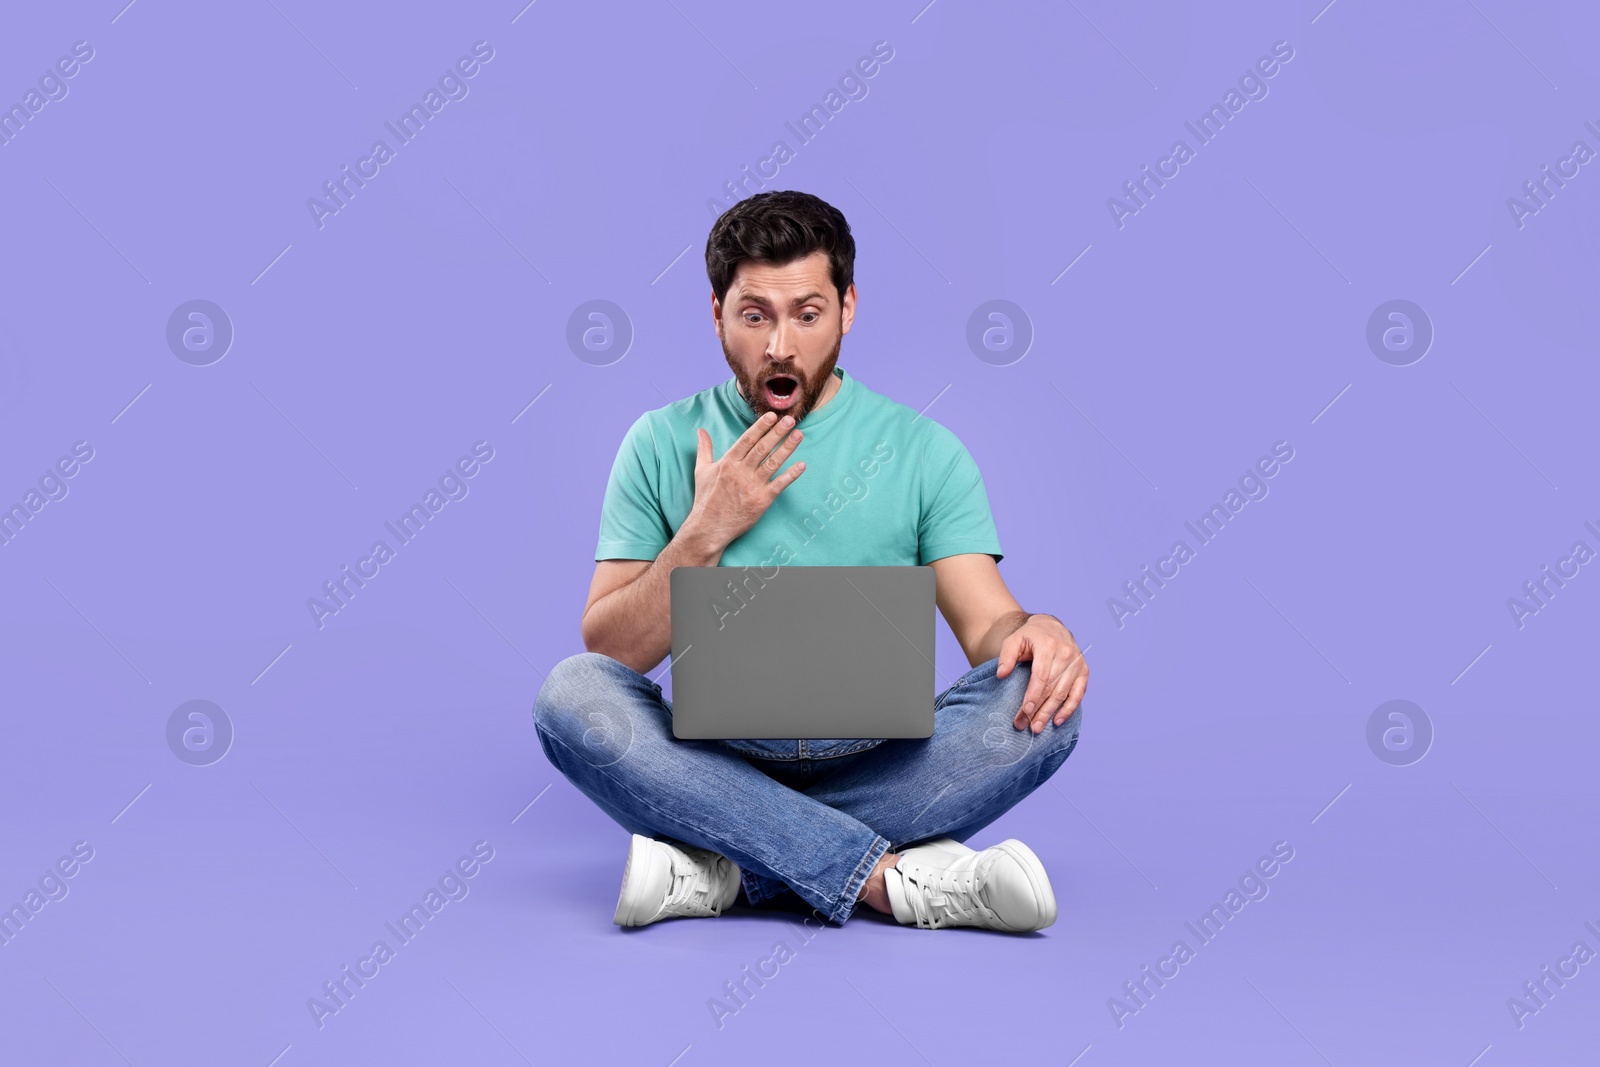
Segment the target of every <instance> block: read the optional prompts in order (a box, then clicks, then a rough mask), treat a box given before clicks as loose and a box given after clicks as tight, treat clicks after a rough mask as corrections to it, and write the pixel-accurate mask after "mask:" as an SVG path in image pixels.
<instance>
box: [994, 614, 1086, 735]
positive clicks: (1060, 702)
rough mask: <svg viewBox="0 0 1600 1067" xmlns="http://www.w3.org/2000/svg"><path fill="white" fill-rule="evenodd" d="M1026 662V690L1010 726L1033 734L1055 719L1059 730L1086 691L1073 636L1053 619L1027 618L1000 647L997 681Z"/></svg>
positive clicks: (996, 671) (1081, 663) (1080, 662)
mask: <svg viewBox="0 0 1600 1067" xmlns="http://www.w3.org/2000/svg"><path fill="white" fill-rule="evenodd" d="M1023 660H1029V661H1031V662H1032V668H1031V670H1030V672H1029V678H1028V690H1027V692H1026V693H1024V694H1023V696H1022V707H1021V709H1020V710H1018V712H1017V714H1016V718H1015V719H1013V720H1012V723H1011V725H1012V726H1014V727H1015V728H1016V729H1018V730H1022V729H1029V728H1031V729H1032V730H1033V732H1034V733H1039V732H1040V731H1042V730H1043V729H1044V724H1045V723H1047V722H1049V721H1051V719H1052V718H1054V721H1055V724H1056V725H1057V726H1060V725H1061V724H1062V723H1064V722H1066V721H1067V720H1068V719H1069V718H1071V717H1072V713H1073V712H1074V711H1076V710H1078V705H1079V704H1080V703H1081V702H1082V701H1083V694H1084V690H1086V689H1087V688H1088V687H1089V665H1088V664H1087V663H1085V662H1084V659H1083V653H1082V652H1081V651H1079V650H1078V642H1077V641H1076V640H1074V639H1073V636H1072V632H1071V631H1070V630H1068V629H1067V628H1066V627H1065V626H1063V625H1062V624H1061V620H1060V619H1057V618H1056V617H1055V616H1053V615H1030V616H1028V620H1027V621H1026V622H1024V623H1023V624H1022V625H1021V626H1020V627H1018V628H1017V629H1016V630H1014V631H1012V633H1011V636H1009V637H1007V638H1006V639H1005V641H1004V642H1003V643H1002V644H1001V645H1000V664H999V666H998V668H997V669H996V670H995V677H996V678H1004V677H1006V676H1007V675H1008V674H1010V673H1011V671H1012V668H1014V667H1015V666H1016V665H1017V664H1018V663H1019V662H1020V661H1023Z"/></svg>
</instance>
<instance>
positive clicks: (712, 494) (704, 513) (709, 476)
mask: <svg viewBox="0 0 1600 1067" xmlns="http://www.w3.org/2000/svg"><path fill="white" fill-rule="evenodd" d="M793 425H794V418H793V417H792V416H790V415H785V416H783V417H782V418H781V419H780V418H778V416H777V412H773V411H769V412H767V413H766V414H765V415H763V416H761V418H759V419H757V420H756V421H755V422H754V423H752V424H751V426H750V428H749V429H748V430H746V431H745V432H744V433H743V434H741V435H740V436H739V439H738V440H737V441H735V442H734V443H733V445H732V446H731V447H729V449H728V450H727V451H726V452H724V453H723V454H722V458H721V459H719V460H716V461H714V462H713V460H712V459H711V435H710V434H708V433H707V432H706V431H705V430H703V429H699V428H696V429H695V441H696V449H695V457H694V505H693V506H692V507H691V508H690V509H689V515H688V517H687V518H686V519H685V520H684V526H685V527H688V526H693V527H694V529H695V530H696V532H698V533H699V534H700V536H702V537H704V538H705V539H706V540H707V541H709V542H710V543H712V544H713V545H715V546H716V548H717V549H718V550H721V549H723V548H726V547H727V546H728V545H729V544H731V543H732V542H733V541H735V540H737V539H738V538H739V537H741V536H742V535H743V534H744V533H745V531H746V530H748V529H750V527H752V526H754V525H755V524H756V523H757V521H759V520H760V518H761V516H762V515H764V514H766V511H767V508H769V507H771V506H772V502H773V501H774V500H776V499H778V494H779V493H781V492H783V491H784V490H785V489H787V488H788V487H789V485H790V484H791V483H793V482H794V480H795V479H796V478H798V477H800V474H801V472H803V471H804V470H805V466H806V465H805V463H804V462H803V461H802V462H797V463H795V464H794V465H793V466H791V467H790V468H789V469H788V470H786V471H784V472H783V474H782V475H779V476H778V477H777V478H774V477H773V475H774V474H777V471H778V468H779V467H782V466H783V464H784V462H785V461H786V460H787V459H788V458H789V455H790V454H791V453H792V452H793V451H794V450H795V448H796V447H798V446H799V444H800V438H801V437H802V436H803V434H802V433H801V432H800V431H799V430H798V429H796V430H794V431H793V432H790V427H792V426H793ZM786 434H787V436H785V435H786Z"/></svg>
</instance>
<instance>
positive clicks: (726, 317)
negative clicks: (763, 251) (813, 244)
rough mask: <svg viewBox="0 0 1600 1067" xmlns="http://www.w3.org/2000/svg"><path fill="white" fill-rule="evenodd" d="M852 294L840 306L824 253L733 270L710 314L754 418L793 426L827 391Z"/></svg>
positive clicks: (846, 328) (853, 304)
mask: <svg viewBox="0 0 1600 1067" xmlns="http://www.w3.org/2000/svg"><path fill="white" fill-rule="evenodd" d="M855 308H856V287H855V286H854V285H851V286H850V288H849V289H847V290H845V295H844V302H843V304H841V303H840V302H839V294H838V291H837V290H835V289H834V287H833V281H832V280H831V279H830V277H829V274H828V254H827V253H826V252H813V253H812V254H811V255H809V256H806V257H805V258H804V259H797V260H794V261H793V262H791V263H784V264H782V265H775V264H771V263H753V262H750V261H748V260H747V261H745V262H744V263H741V264H739V269H738V271H737V272H736V273H735V274H734V277H733V284H732V285H730V286H729V287H728V295H727V299H726V300H725V301H721V302H719V301H718V300H717V299H716V296H715V295H714V294H713V296H712V298H711V310H712V314H713V315H714V316H715V318H716V323H717V336H718V338H720V339H721V341H722V352H723V355H725V356H726V357H727V359H728V367H729V368H730V369H731V370H732V371H733V374H734V377H735V378H736V379H737V380H738V382H739V391H740V392H741V393H743V394H744V398H745V399H746V400H747V401H749V403H750V409H751V410H752V411H754V412H755V414H756V418H758V419H759V418H760V417H761V416H762V415H764V414H766V413H767V412H769V411H776V412H777V413H778V414H779V416H783V415H793V416H794V420H795V422H796V423H798V422H799V421H800V420H801V419H803V418H805V416H806V413H807V412H809V411H811V410H812V409H813V408H815V407H816V405H817V400H818V399H819V398H820V397H821V396H822V392H823V390H824V389H826V388H827V386H828V379H829V378H830V377H831V376H832V374H833V367H834V364H835V363H837V362H838V361H839V346H840V344H841V343H842V341H843V339H844V335H845V334H847V333H849V332H850V324H851V322H852V321H854V319H855Z"/></svg>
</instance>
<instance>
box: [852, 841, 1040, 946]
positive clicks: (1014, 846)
mask: <svg viewBox="0 0 1600 1067" xmlns="http://www.w3.org/2000/svg"><path fill="white" fill-rule="evenodd" d="M883 879H884V885H885V886H886V887H887V888H888V890H889V906H890V907H891V908H892V909H893V911H894V917H895V921H896V922H900V923H904V924H905V925H907V926H918V927H921V928H923V929H926V930H937V929H939V928H940V927H944V926H981V927H984V928H985V929H989V930H1005V931H1008V932H1010V933H1022V932H1025V931H1029V930H1043V929H1044V928H1045V927H1047V926H1049V925H1050V924H1051V923H1053V922H1055V921H1056V897H1055V893H1054V892H1053V891H1052V890H1051V888H1050V877H1049V876H1048V875H1047V874H1045V870H1044V864H1042V863H1040V862H1039V857H1038V856H1035V855H1034V854H1033V850H1032V849H1030V848H1029V847H1028V846H1027V845H1024V844H1023V843H1022V842H1021V841H1018V840H1016V839H1014V838H1013V839H1010V840H1006V841H1002V842H1000V843H999V844H998V845H995V846H993V847H992V848H986V849H984V850H983V851H981V852H978V851H974V850H973V849H970V848H968V847H967V846H966V845H963V844H962V843H961V842H959V841H955V840H952V839H951V838H948V837H946V838H941V839H940V840H938V841H930V842H928V843H927V844H925V845H917V846H916V847H914V848H908V849H906V850H905V851H903V852H901V853H900V860H899V862H898V863H897V864H896V865H895V866H893V867H890V868H888V869H886V870H885V871H884V872H883Z"/></svg>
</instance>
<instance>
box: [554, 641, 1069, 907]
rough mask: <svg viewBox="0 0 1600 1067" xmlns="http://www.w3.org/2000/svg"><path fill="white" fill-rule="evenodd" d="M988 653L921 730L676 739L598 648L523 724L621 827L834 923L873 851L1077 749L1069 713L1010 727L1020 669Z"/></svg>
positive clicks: (966, 833)
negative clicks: (727, 867) (718, 864)
mask: <svg viewBox="0 0 1600 1067" xmlns="http://www.w3.org/2000/svg"><path fill="white" fill-rule="evenodd" d="M998 662H999V661H998V660H993V659H992V660H990V661H989V662H987V663H985V664H983V665H982V666H979V667H975V668H973V669H972V670H970V671H968V672H967V673H966V674H965V675H963V676H962V677H961V678H960V680H958V681H957V682H956V683H955V684H954V685H952V686H951V687H950V688H949V689H946V690H945V691H944V692H943V693H941V694H940V695H939V697H938V699H937V701H936V702H935V704H934V732H933V736H932V737H926V738H889V739H887V740H884V739H878V740H872V739H846V740H836V741H835V740H829V741H817V740H789V741H773V740H751V741H739V740H735V741H695V740H679V739H677V738H675V737H674V736H673V735H672V705H671V704H670V702H668V701H666V700H664V699H663V698H662V695H661V687H660V686H659V685H657V684H655V683H654V682H652V681H650V679H648V678H646V677H645V676H644V675H642V674H640V673H638V672H637V671H635V670H633V669H632V668H631V667H627V666H624V665H623V664H621V663H619V662H617V661H616V660H614V659H611V658H610V657H609V656H603V655H600V654H599V653H596V652H585V653H582V654H580V655H576V656H571V657H569V658H567V659H564V660H562V661H561V662H560V663H558V664H556V666H555V668H554V669H553V670H552V671H551V672H550V676H549V677H548V678H547V679H546V680H545V683H544V685H543V686H542V687H541V688H540V690H539V696H538V699H537V700H536V701H535V702H534V709H533V719H534V726H535V728H536V729H537V731H538V734H539V743H540V745H542V746H543V748H544V753H545V755H546V756H547V757H549V759H550V762H551V763H552V764H554V765H555V767H556V769H557V770H559V771H561V773H562V774H563V775H565V776H566V777H567V779H568V780H569V781H571V782H572V784H573V785H575V786H577V787H578V789H579V790H581V791H582V792H583V793H584V794H585V795H586V796H588V797H589V799H591V800H593V801H594V802H595V803H596V804H598V805H599V806H600V807H601V809H603V810H604V811H605V812H606V814H608V815H610V816H611V817H612V818H613V819H615V820H616V821H617V822H618V823H620V824H621V825H622V826H623V828H624V829H626V830H628V831H630V832H632V833H636V834H643V835H644V836H646V837H662V838H667V839H670V840H675V841H679V842H682V843H684V844H689V845H695V846H698V847H700V848H708V849H711V850H712V851H714V852H720V853H721V854H722V855H724V856H726V857H728V858H729V859H730V860H732V861H733V862H734V863H736V864H738V866H739V869H740V871H741V872H743V889H744V896H745V899H746V900H747V901H748V902H749V903H750V904H752V905H760V904H761V903H763V902H765V901H770V900H774V899H777V898H780V897H783V896H785V895H786V894H787V893H789V892H790V891H792V892H793V893H795V894H797V895H799V896H800V897H801V898H802V899H803V900H805V901H806V902H807V903H808V904H810V905H811V906H812V907H813V908H814V909H816V914H817V916H818V917H819V918H823V919H827V920H829V921H831V922H835V923H843V922H844V921H845V920H846V919H848V918H849V917H850V914H851V912H852V911H853V910H854V909H855V905H856V896H857V894H858V893H859V892H860V890H861V887H862V884H863V883H865V881H866V879H867V877H868V875H870V874H871V873H872V869H873V867H874V866H876V865H877V862H878V860H879V858H880V857H882V856H883V854H884V853H885V852H889V851H895V850H898V849H901V848H903V847H905V846H907V845H911V844H916V843H918V842H922V841H930V840H933V839H935V838H940V837H951V838H955V839H956V840H957V841H965V840H966V839H967V838H968V837H970V836H971V835H972V834H975V833H976V832H978V831H979V830H981V829H982V828H983V827H985V826H987V825H989V824H990V823H991V822H993V821H994V820H995V819H997V818H999V817H1000V816H1001V815H1003V814H1004V813H1005V812H1006V811H1008V810H1010V808H1011V807H1012V806H1013V805H1015V804H1016V803H1017V802H1018V801H1020V800H1022V798H1024V797H1026V796H1027V795H1028V794H1029V793H1031V792H1033V791H1034V790H1035V789H1037V788H1038V787H1039V786H1040V785H1042V784H1044V782H1045V780H1046V779H1048V778H1049V777H1050V776H1051V775H1052V774H1054V773H1055V771H1056V768H1057V767H1059V766H1061V764H1062V763H1063V762H1064V761H1065V760H1066V758H1067V757H1068V756H1069V755H1071V754H1072V750H1073V749H1074V748H1076V747H1077V744H1078V728H1079V726H1080V725H1081V723H1082V721H1083V708H1082V707H1081V706H1080V707H1079V708H1078V709H1077V710H1076V711H1074V712H1073V713H1072V716H1071V718H1069V719H1067V721H1066V722H1065V723H1063V724H1062V725H1060V726H1056V725H1054V723H1047V724H1046V725H1045V728H1044V730H1043V731H1042V732H1041V733H1038V734H1035V733H1033V732H1032V730H1031V729H1023V730H1018V729H1016V728H1015V727H1013V726H1012V725H1011V723H1012V720H1013V719H1014V718H1015V717H1016V714H1017V712H1018V711H1019V710H1020V709H1021V707H1022V697H1023V693H1024V692H1025V691H1026V689H1027V686H1028V678H1029V670H1030V665H1029V664H1027V663H1019V664H1017V666H1016V668H1015V669H1014V670H1013V671H1012V672H1011V674H1010V675H1009V676H1007V677H1006V678H1003V679H1001V678H996V677H995V669H996V666H997V665H998Z"/></svg>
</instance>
